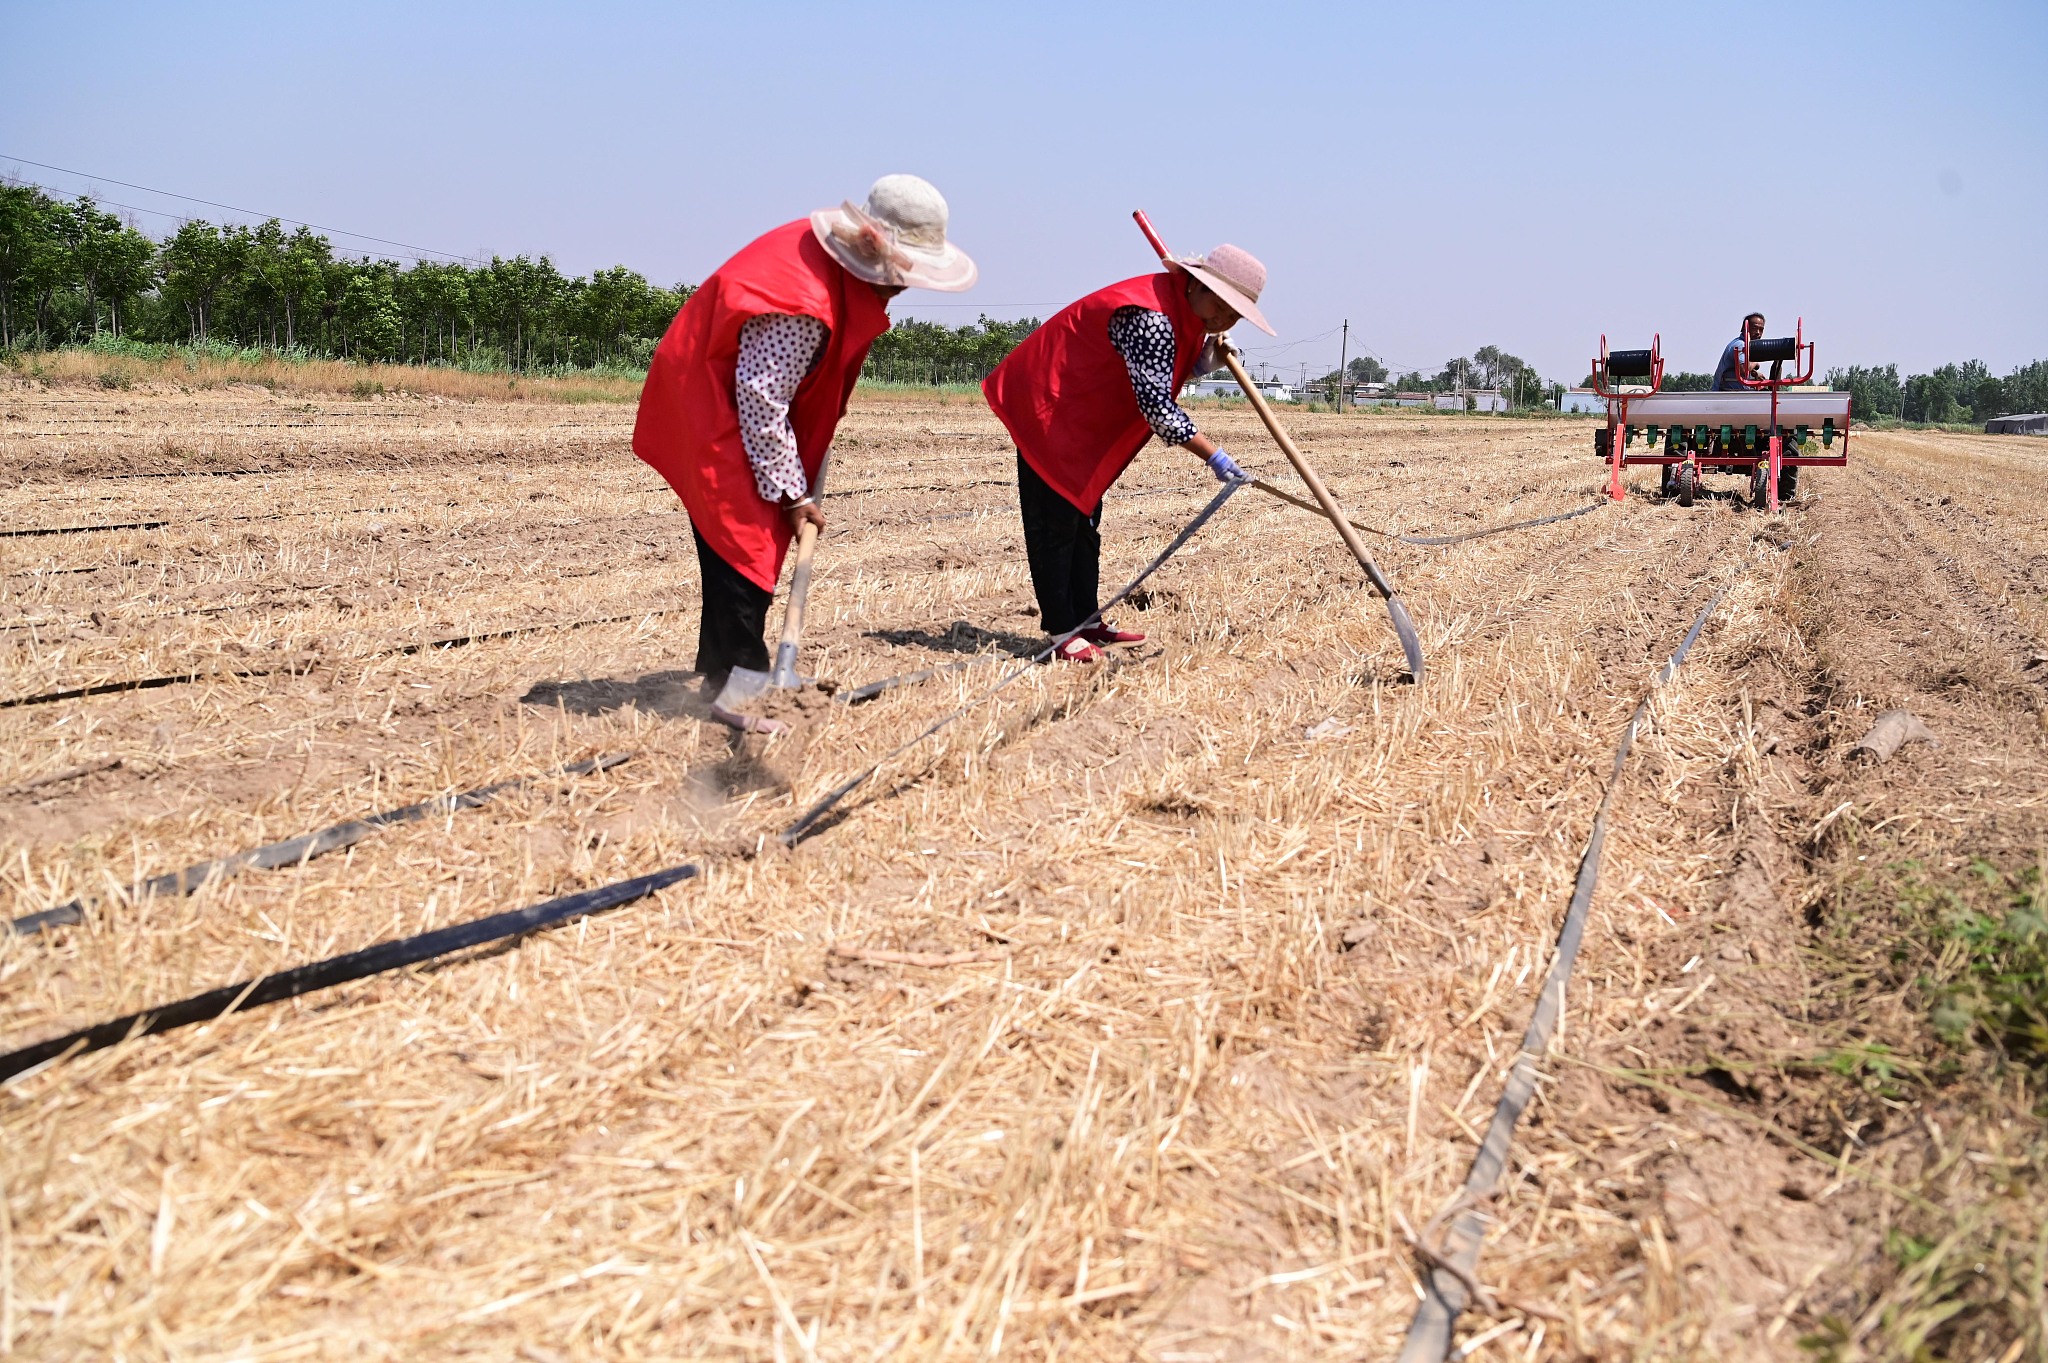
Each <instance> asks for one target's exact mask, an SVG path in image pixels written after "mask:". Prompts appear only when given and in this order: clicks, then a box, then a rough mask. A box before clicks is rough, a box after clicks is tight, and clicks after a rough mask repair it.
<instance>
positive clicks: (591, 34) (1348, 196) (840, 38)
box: [0, 0, 2048, 382]
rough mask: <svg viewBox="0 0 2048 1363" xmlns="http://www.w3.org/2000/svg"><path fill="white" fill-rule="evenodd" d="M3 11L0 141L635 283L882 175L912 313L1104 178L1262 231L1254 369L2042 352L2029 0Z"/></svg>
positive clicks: (66, 183) (978, 297)
mask: <svg viewBox="0 0 2048 1363" xmlns="http://www.w3.org/2000/svg"><path fill="white" fill-rule="evenodd" d="M0 12H4V22H5V25H6V29H7V32H8V40H7V49H8V54H9V59H8V62H7V66H8V70H9V79H8V80H7V81H6V82H5V83H0V173H5V172H8V171H16V172H17V173H18V174H19V175H20V176H21V177H22V178H25V179H31V180H35V181H38V182H40V183H44V184H48V185H50V186H52V187H53V188H56V189H59V190H62V191H66V192H75V191H77V190H80V189H85V188H89V187H92V186H93V184H94V183H95V182H94V181H91V180H88V179H85V178H82V177H80V176H78V175H72V174H59V173H56V172H52V171H45V170H40V169H37V168H35V167H33V166H29V165H26V164H24V162H26V161H38V162H46V163H50V164H53V165H57V166H64V167H71V168H75V169H77V170H80V171H84V172H87V173H88V175H93V176H100V177H105V179H103V180H101V181H99V182H97V183H98V184H99V186H100V188H101V189H102V192H103V197H105V198H107V199H112V200H117V201H120V202H123V203H129V204H134V205H138V206H143V207H150V208H159V209H169V210H172V211H178V212H184V213H198V214H201V215H204V216H209V217H212V218H214V219H216V220H218V219H220V218H222V217H232V216H234V215H228V214H222V213H220V212H218V211H216V210H206V209H195V208H194V207H193V206H192V205H189V204H179V203H178V202H176V201H174V200H169V199H163V198H158V197H155V196H151V195H146V194H143V193H141V192H140V191H135V190H124V189H118V188H115V187H113V186H111V185H109V184H107V183H106V180H113V179H119V180H128V181H134V182H137V183H140V184H144V185H151V186H157V187H160V188H163V189H168V190H173V191H176V192H179V193H183V194H188V195H194V196H198V197H201V198H206V199H213V200H218V201H221V202H224V203H229V204H238V205H245V206H247V207H249V208H253V209H257V210H260V211H263V212H270V213H277V214H280V215H283V216H285V217H288V218H300V219H305V220H310V221H312V222H315V223H320V224H325V225H328V226H331V227H337V228H345V229H349V230H351V231H356V232H362V233H369V234H373V235H376V236H380V237H388V238H392V239H396V240H399V241H405V242H410V243H414V244H416V245H419V246H425V247H430V248H434V249H436V250H441V251H448V252H454V253H473V252H477V251H482V252H485V253H491V252H496V253H500V254H506V255H510V254H513V253H517V252H528V253H540V252H547V253H549V254H551V255H552V256H553V257H554V259H555V261H556V263H557V264H559V265H560V266H562V267H563V268H564V269H566V270H571V271H577V272H582V271H587V270H589V269H591V268H593V267H597V266H605V265H611V264H614V263H625V264H628V265H631V266H633V267H634V268H636V269H639V270H641V271H643V272H644V273H646V274H648V275H650V276H652V277H654V278H656V279H659V280H662V281H665V282H667V281H674V280H678V279H681V280H696V279H699V278H701V277H702V276H703V275H704V274H705V273H707V272H708V271H710V270H711V269H713V268H715V267H716V266H717V264H718V262H719V261H720V260H722V259H724V258H725V257H726V256H727V255H729V254H731V252H732V251H733V250H735V249H736V248H737V247H738V246H740V245H741V244H742V243H744V242H745V241H746V240H747V239H748V238H750V237H752V236H753V235H755V234H757V233H759V232H760V231H762V230H765V229H766V228H768V227H770V226H773V225H774V224H776V223H778V222H784V221H787V220H789V219H791V218H794V217H796V216H798V215H800V214H802V213H804V212H806V211H808V210H810V209H812V208H815V207H819V206H822V205H824V204H827V203H833V202H837V201H838V200H839V199H841V198H844V197H854V198H858V197H859V196H860V195H861V194H862V193H864V192H865V189H866V186H867V185H868V183H869V182H870V181H872V180H873V179H874V177H875V176H877V175H880V174H883V173H886V172H890V171H897V170H907V171H913V172H915V173H917V174H921V175H924V176H926V177H927V178H929V179H931V180H933V181H934V182H935V183H937V184H938V185H939V186H940V188H941V189H942V190H944V192H945V193H946V195H947V197H948V199H949V200H950V201H951V203H952V206H953V214H954V236H955V238H956V239H957V240H958V241H959V242H960V243H961V244H962V245H963V246H965V247H966V248H967V249H968V250H969V251H970V252H972V253H973V254H974V255H975V257H976V259H977V260H978V261H979V262H980V264H981V268H982V282H981V284H980V285H979V286H978V287H977V288H976V289H975V291H974V292H972V293H969V294H966V295H960V296H955V297H941V296H937V295H931V294H925V295H921V296H920V295H916V294H912V295H908V296H906V298H905V299H904V300H902V301H901V303H899V306H898V308H897V312H898V315H920V316H927V317H935V318H943V319H946V320H948V321H969V320H972V319H973V317H974V316H975V315H976V311H977V309H986V310H987V311H988V312H990V313H991V314H993V315H996V316H1017V315H1023V314H1026V313H1037V314H1040V315H1043V314H1045V313H1048V312H1050V311H1052V310H1053V309H1055V308H1057V307H1058V306H1060V305H1062V304H1063V303H1065V302H1068V301H1070V300H1071V299H1073V298H1074V297H1077V296H1079V295H1080V294H1082V293H1084V292H1087V291H1088V290H1089V289H1091V288H1094V287H1096V286H1098V285H1100V284H1103V283H1106V282H1109V281H1110V280H1113V279H1117V278H1121V277H1123V276H1125V275H1128V274H1135V273H1138V272H1140V271H1142V270H1144V269H1146V268H1148V266H1149V264H1150V261H1149V258H1148V255H1147V252H1146V250H1145V247H1144V244H1143V241H1142V239H1141V238H1140V237H1139V236H1138V234H1137V232H1136V230H1135V229H1134V228H1133V227H1132V226H1131V224H1130V221H1129V213H1130V210H1131V209H1132V208H1136V207H1143V208H1145V209H1147V210H1148V211H1149V212H1150V213H1151V215H1152V217H1153V219H1154V221H1155V222H1157V223H1158V224H1159V226H1160V227H1161V229H1162V230H1163V231H1164V232H1165V233H1166V235H1167V238H1168V240H1169V242H1171V243H1172V244H1173V245H1174V246H1175V247H1176V248H1177V249H1180V250H1184V251H1191V250H1200V249H1206V248H1207V247H1208V246H1210V245H1212V244H1214V243H1215V242H1217V241H1219V240H1230V241H1235V242H1237V243H1238V244H1239V245H1242V246H1244V247H1245V248H1247V249H1249V250H1251V251H1253V252H1254V253H1256V254H1258V255H1259V256H1261V257H1262V258H1264V260H1265V261H1266V263H1267V265H1268V267H1269V268H1270V270H1271V282H1270V284H1269V286H1268V293H1267V303H1268V306H1267V315H1268V316H1269V317H1270V318H1271V319H1272V320H1273V322H1274V324H1275V325H1276V326H1277V327H1278V328H1279V329H1280V333H1281V335H1280V337H1279V339H1278V340H1277V341H1274V342H1268V341H1267V340H1266V338H1265V337H1263V336H1261V335H1258V334H1256V333H1251V332H1250V329H1249V328H1244V329H1242V330H1243V331H1244V332H1245V333H1247V334H1245V335H1241V336H1240V338H1239V339H1240V341H1242V342H1244V343H1246V344H1248V345H1250V346H1252V347H1254V352H1255V354H1258V355H1261V356H1262V357H1263V358H1265V359H1267V360H1268V361H1269V362H1270V363H1272V364H1274V365H1275V367H1277V368H1281V369H1284V370H1286V371H1288V372H1293V371H1294V370H1295V369H1296V367H1297V366H1298V365H1299V364H1302V363H1307V364H1309V365H1310V366H1311V367H1312V368H1313V367H1327V366H1328V365H1330V364H1333V363H1335V360H1336V339H1337V338H1336V336H1335V334H1334V330H1333V329H1334V328H1335V327H1336V326H1337V325H1338V324H1339V323H1340V322H1341V321H1343V320H1344V319H1346V318H1349V320H1350V322H1351V334H1352V337H1353V347H1354V349H1353V353H1354V354H1355V353H1357V350H1358V347H1360V346H1363V347H1366V348H1369V349H1370V350H1371V351H1372V352H1373V353H1376V354H1378V355H1380V356H1382V357H1383V358H1385V359H1387V360H1388V361H1389V362H1391V363H1394V364H1395V365H1397V366H1398V367H1402V368H1407V367H1416V368H1429V369H1434V368H1436V367H1438V366H1440V365H1441V364H1442V362H1443V361H1444V360H1445V359H1446V358H1448V357H1450V356H1452V355H1457V354H1469V353H1470V352H1471V351H1472V350H1473V349H1474V348H1475V347H1477V346H1480V345H1484V344H1488V343H1492V344H1497V345H1500V346H1502V347H1504V348H1506V349H1508V350H1511V351H1513V352H1514V353H1516V354H1519V355H1521V356H1523V357H1524V358H1525V359H1528V360H1530V361H1531V362H1533V363H1534V364H1536V365H1537V366H1538V368H1539V369H1541V370H1542V371H1543V372H1544V373H1545V374H1547V375H1549V376H1550V377H1552V378H1558V379H1563V380H1566V381H1568V382H1571V381H1576V380H1577V379H1578V378H1579V377H1580V375H1582V374H1583V373H1584V371H1585V367H1586V365H1585V359H1586V356H1587V355H1588V354H1589V353H1590V352H1591V351H1592V350H1593V349H1594V348H1595V346H1596V345H1597V342H1598V339H1599V336H1600V334H1601V333H1602V332H1603V331H1604V332H1606V333H1607V334H1608V336H1609V337H1610V340H1611V341H1612V343H1614V344H1616V345H1617V346H1619V345H1639V344H1642V343H1644V342H1646V341H1647V339H1648V336H1649V333H1650V332H1651V331H1652V330H1661V331H1662V333H1663V337H1664V343H1665V348H1666V353H1667V355H1668V356H1669V357H1670V358H1671V360H1672V361H1673V362H1674V363H1675V364H1677V365H1678V366H1680V367H1686V368H1693V369H1702V368H1706V367H1709V366H1710V365H1711V363H1712V361H1713V359H1714V357H1715V355H1716V354H1718V352H1719V350H1720V347H1721V345H1722V343H1723V342H1724V341H1725V340H1726V339H1727V338H1728V336H1730V335H1731V334H1732V333H1733V331H1734V328H1735V325H1736V319H1737V318H1739V316H1740V315H1741V314H1742V313H1744V312H1746V311H1748V310H1750V309H1751V308H1759V309H1762V310H1763V311H1765V312H1766V313H1768V314H1769V315H1770V318H1771V322H1772V327H1771V329H1772V331H1773V332H1776V331H1778V330H1780V329H1781V326H1782V327H1783V329H1786V330H1789V324H1790V323H1791V321H1792V320H1793V318H1794V317H1795V316H1799V315H1803V316H1804V317H1805V319H1806V326H1807V333H1808V335H1809V337H1811V338H1813V339H1816V340H1818V341H1819V343H1820V359H1821V363H1822V365H1823V366H1826V365H1828V364H1831V363H1833V364H1843V363H1850V362H1862V363H1874V362H1884V361H1888V360H1895V361H1898V362H1899V363H1901V364H1902V365H1905V366H1907V367H1909V368H1914V369H1924V368H1927V367H1929V366H1932V365H1934V364H1938V363H1941V362H1943V361H1946V360H1950V359H1963V358H1971V357H1975V358H1981V359H1983V360H1985V361H1987V362H1988V363H1990V364H1991V365H1992V367H1993V368H1994V369H1996V370H1999V371H2001V372H2003V371H2004V370H2007V369H2010V368H2011V367H2012V366H2014V365H2016V364H2020V363H2024V362H2026V361H2029V360H2032V359H2035V358H2040V357H2048V269H2044V261H2043V256H2044V252H2043V244H2044V242H2048V227H2044V224H2048V80H2044V79H2043V78H2042V76H2041V72H2042V71H2043V70H2044V69H2048V4H2042V3H2039V0H2035V2H2034V3H2030V4H2020V3H2011V4H1999V3H1986V4H1969V3H1961V4H1949V5H1941V6H1934V5H1924V4H1922V5H1905V4H1884V3H1880V4H1858V5H1846V4H1845V5H1798V4H1782V5H1728V4H1717V5H1662V6H1658V5H1632V6H1606V7H1590V6H1588V7H1581V6H1575V5H1572V6H1568V5H1542V4H1504V5H1491V4H1485V3H1476V4H1465V5H1461V6H1458V7H1457V8H1456V10H1455V17H1451V14H1452V11H1450V10H1449V9H1448V8H1446V9H1444V10H1439V9H1438V8H1437V7H1434V6H1419V5H1404V6H1374V5H1360V4H1352V5H1294V6H1289V5H1275V4H1268V5H1260V6H1254V5H1241V6H1217V5H1205V4H1198V3H1182V4H1175V5H1139V4H1100V3H1098V4H1070V3H1064V2H1063V0H1053V2H1051V3H1041V4H1035V5H1015V4H1011V5H1001V6H997V5H963V4H953V5H937V4H933V5H915V4H899V3H893V2H892V0H869V2H868V3H859V4H847V5H831V6H828V5H814V4H780V5H778V4H772V3H755V4H751V5H735V4H721V5H715V6H705V5H664V6H655V5H615V4H583V5H577V6H546V5H530V4H519V3H502V2H501V3H495V4H490V5H455V4H434V3H428V2H425V0H421V2H418V3H412V4H406V5H397V4H385V3H358V4H354V5H350V6H346V7H335V6H318V7H315V6H277V5H261V6H259V5H229V4H206V3H191V4H186V5H176V6H171V5H162V4H152V5H122V4H114V5H110V4H93V3H70V4H64V5H30V4H27V3H24V2H23V0H6V3H5V4H4V7H0ZM138 221H140V222H141V223H142V224H143V225H144V226H147V227H152V228H157V229H160V228H161V227H162V226H163V225H164V223H165V219H164V218H162V217H160V216H152V215H148V214H144V215H140V216H139V217H138ZM338 240H339V239H338ZM941 304H946V305H951V306H940V305H941ZM906 305H907V306H906Z"/></svg>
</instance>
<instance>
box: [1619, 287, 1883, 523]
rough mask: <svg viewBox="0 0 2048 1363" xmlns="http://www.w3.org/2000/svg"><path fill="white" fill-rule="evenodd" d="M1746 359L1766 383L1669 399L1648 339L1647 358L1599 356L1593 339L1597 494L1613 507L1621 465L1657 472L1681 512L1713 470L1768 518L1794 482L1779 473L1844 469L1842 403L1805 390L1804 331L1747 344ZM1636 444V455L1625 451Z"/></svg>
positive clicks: (1842, 398)
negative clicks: (1602, 464)
mask: <svg viewBox="0 0 2048 1363" xmlns="http://www.w3.org/2000/svg"><path fill="white" fill-rule="evenodd" d="M1747 359H1748V363H1749V365H1750V366H1751V367H1752V368H1754V367H1760V366H1763V365H1769V366H1770V370H1769V374H1768V376H1767V377H1764V378H1756V379H1751V378H1744V379H1741V380H1740V382H1741V384H1742V387H1740V388H1737V389H1729V390H1724V391H1721V392H1709V393H1669V392H1664V391H1662V389H1663V384H1664V357H1663V353H1662V350H1661V343H1660V341H1659V340H1658V339H1657V338H1654V337H1653V338H1652V339H1651V342H1650V348H1649V349H1648V350H1615V351H1609V350H1608V348H1607V338H1606V337H1605V336H1602V337H1601V338H1600V355H1599V358H1598V359H1596V360H1594V361H1593V388H1594V390H1595V391H1596V392H1598V393H1599V394H1600V396H1602V397H1603V398H1605V399H1606V400H1607V425H1606V427H1605V428H1604V429H1602V430H1600V431H1597V432H1595V433H1594V436H1593V449H1594V452H1595V453H1596V454H1597V455H1598V456H1599V457H1600V458H1601V459H1604V460H1606V461H1607V463H1608V466H1609V468H1610V469H1611V471H1612V472H1611V475H1610V477H1609V479H1608V483H1607V494H1608V495H1609V496H1610V497H1612V498H1613V499H1614V500H1615V501H1617V502H1618V501H1620V500H1621V499H1622V496H1623V487H1622V480H1621V471H1622V469H1623V468H1624V467H1626V466H1628V465H1631V464H1657V465H1660V466H1661V467H1662V473H1661V476H1660V484H1661V490H1662V491H1663V493H1664V494H1665V495H1666V496H1676V497H1677V499H1678V504H1679V505H1680V506H1691V505H1692V504H1693V500H1694V498H1695V497H1697V496H1698V495H1699V492H1700V487H1701V483H1700V479H1701V477H1702V476H1703V475H1704V474H1705V473H1706V472H1707V471H1708V470H1710V469H1718V470H1723V471H1726V472H1730V473H1739V474H1743V475H1745V476H1747V477H1748V479H1749V491H1750V500H1751V502H1752V503H1753V504H1754V505H1755V506H1756V508H1757V509H1758V510H1759V511H1776V510H1777V509H1778V501H1779V498H1780V497H1781V496H1784V495H1789V493H1790V487H1791V481H1792V477H1796V474H1794V475H1792V477H1788V476H1787V474H1788V470H1795V469H1798V468H1800V467H1802V466H1805V465H1808V464H1822V465H1832V466H1835V467H1840V466H1841V465H1844V464H1847V463H1848V462H1849V395H1848V394H1847V393H1832V392H1828V391H1826V390H1824V389H1816V388H1813V387H1811V386H1810V385H1811V384H1812V382H1813V342H1811V341H1808V340H1806V339H1805V327H1804V323H1801V326H1800V329H1799V331H1798V332H1797V333H1795V334H1794V335H1791V336H1784V337H1779V338H1776V339H1771V340H1757V341H1752V342H1750V343H1749V347H1748V355H1747ZM1788 365H1789V366H1790V368H1791V370H1792V372H1791V373H1789V374H1787V373H1786V372H1785V370H1786V367H1787V366H1788ZM1638 440H1640V441H1642V447H1641V449H1640V450H1639V451H1638V450H1633V449H1631V448H1630V447H1631V446H1633V445H1635V443H1636V442H1637V441H1638ZM1838 440H1839V441H1840V442H1841V445H1840V448H1839V449H1837V448H1836V442H1837V441H1838Z"/></svg>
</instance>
